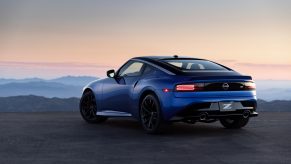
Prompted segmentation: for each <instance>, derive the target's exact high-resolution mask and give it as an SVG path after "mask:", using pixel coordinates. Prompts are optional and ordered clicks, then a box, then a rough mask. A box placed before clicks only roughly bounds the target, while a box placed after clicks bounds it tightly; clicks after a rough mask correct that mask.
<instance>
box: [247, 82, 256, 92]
mask: <svg viewBox="0 0 291 164" xmlns="http://www.w3.org/2000/svg"><path fill="white" fill-rule="evenodd" d="M244 86H245V89H247V90H255V89H256V84H255V83H254V82H251V81H250V82H245V83H244Z"/></svg>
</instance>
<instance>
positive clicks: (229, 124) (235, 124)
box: [220, 117, 249, 129]
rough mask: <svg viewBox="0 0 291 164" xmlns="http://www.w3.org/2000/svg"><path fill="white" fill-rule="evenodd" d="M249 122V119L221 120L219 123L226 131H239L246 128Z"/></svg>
mask: <svg viewBox="0 0 291 164" xmlns="http://www.w3.org/2000/svg"><path fill="white" fill-rule="evenodd" d="M248 122H249V118H243V117H238V118H222V119H220V123H221V124H222V125H223V126H224V127H225V128H227V129H240V128H242V127H244V126H246V125H247V124H248Z"/></svg>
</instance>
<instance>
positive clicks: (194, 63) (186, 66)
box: [163, 59, 227, 71]
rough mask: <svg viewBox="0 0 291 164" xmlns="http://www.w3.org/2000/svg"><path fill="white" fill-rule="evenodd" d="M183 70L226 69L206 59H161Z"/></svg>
mask: <svg viewBox="0 0 291 164" xmlns="http://www.w3.org/2000/svg"><path fill="white" fill-rule="evenodd" d="M163 61H164V62H166V63H168V64H171V65H173V66H175V67H178V68H179V69H181V70H183V71H200V70H202V71H203V70H227V69H226V68H225V67H223V66H220V65H218V64H215V63H213V62H211V61H207V60H185V59H184V60H183V59H181V60H179V59H175V60H163Z"/></svg>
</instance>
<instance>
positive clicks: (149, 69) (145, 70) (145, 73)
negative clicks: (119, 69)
mask: <svg viewBox="0 0 291 164" xmlns="http://www.w3.org/2000/svg"><path fill="white" fill-rule="evenodd" d="M153 72H154V68H153V67H151V66H149V65H146V67H145V69H144V71H143V74H144V75H147V74H150V73H153Z"/></svg>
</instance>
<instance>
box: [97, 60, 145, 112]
mask: <svg viewBox="0 0 291 164" xmlns="http://www.w3.org/2000/svg"><path fill="white" fill-rule="evenodd" d="M143 69H144V64H143V63H142V62H139V61H134V60H131V61H129V62H127V63H126V64H125V65H124V66H122V67H121V68H120V69H119V71H118V72H117V74H116V76H115V78H108V79H107V80H106V81H105V82H104V83H103V94H102V95H103V101H102V102H101V104H102V110H113V111H121V112H130V106H129V102H130V99H131V93H132V90H133V87H134V85H135V84H136V83H137V82H138V80H139V79H140V77H141V74H142V71H143Z"/></svg>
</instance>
